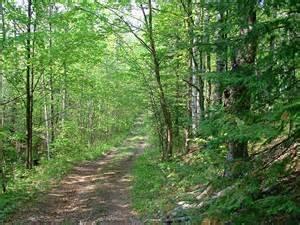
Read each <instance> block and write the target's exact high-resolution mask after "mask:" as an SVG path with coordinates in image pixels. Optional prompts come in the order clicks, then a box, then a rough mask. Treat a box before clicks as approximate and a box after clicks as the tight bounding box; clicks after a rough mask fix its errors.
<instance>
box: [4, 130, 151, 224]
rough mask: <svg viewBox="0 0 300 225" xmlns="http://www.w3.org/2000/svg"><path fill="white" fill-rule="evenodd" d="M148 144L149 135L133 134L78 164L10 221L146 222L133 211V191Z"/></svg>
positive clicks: (17, 222)
mask: <svg viewBox="0 0 300 225" xmlns="http://www.w3.org/2000/svg"><path fill="white" fill-rule="evenodd" d="M145 146H146V140H145V137H140V136H134V135H131V137H129V138H127V139H126V140H125V141H124V143H123V144H122V146H120V147H118V148H116V149H112V150H111V151H110V152H108V153H107V154H106V155H105V156H103V157H102V158H101V159H99V160H97V161H94V162H88V163H85V164H82V165H79V166H76V167H75V168H74V169H73V170H72V171H71V172H70V174H69V175H68V176H66V177H65V178H64V179H63V180H62V181H61V182H60V184H59V185H58V186H57V187H56V188H54V189H53V190H52V191H50V192H49V193H47V194H45V195H44V196H43V197H42V198H40V199H39V200H38V201H37V202H35V203H34V204H33V205H32V206H30V207H26V209H23V210H20V211H19V212H18V213H17V214H16V215H14V216H13V217H12V218H11V220H10V221H11V222H8V223H7V224H26V225H29V224H32V225H33V224H34V225H38V224H43V225H44V224H53V225H54V224H65V225H69V224H80V225H84V224H86V225H90V224H91V225H92V224H93V225H96V224H103V225H106V224H109V225H117V224H118V225H129V224H130V225H134V224H136V225H139V224H142V223H141V222H140V221H139V220H138V219H137V218H136V214H135V213H134V212H133V211H132V210H131V207H130V197H129V196H130V195H129V192H130V187H131V180H132V177H131V175H130V170H131V167H132V164H133V161H134V159H135V158H136V156H137V155H138V154H139V153H140V152H142V151H143V150H144V148H145Z"/></svg>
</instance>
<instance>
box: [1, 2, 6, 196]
mask: <svg viewBox="0 0 300 225" xmlns="http://www.w3.org/2000/svg"><path fill="white" fill-rule="evenodd" d="M0 15H1V24H2V26H1V28H2V35H3V36H2V43H1V48H0V57H3V54H2V51H3V50H4V47H5V41H6V27H5V18H4V9H3V5H2V2H0ZM3 75H4V74H3V71H2V69H0V89H1V101H2V100H3V98H4V79H3V77H4V76H3ZM2 107H3V108H2V110H1V128H4V106H2ZM0 176H1V187H2V191H3V192H6V176H5V158H4V147H3V143H2V140H0Z"/></svg>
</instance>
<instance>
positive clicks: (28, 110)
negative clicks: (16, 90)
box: [26, 0, 33, 169]
mask: <svg viewBox="0 0 300 225" xmlns="http://www.w3.org/2000/svg"><path fill="white" fill-rule="evenodd" d="M27 16H28V18H27V19H28V23H27V40H26V54H27V56H26V59H27V66H26V128H27V141H26V144H27V152H26V168H28V169H31V168H32V104H33V96H32V88H33V87H32V63H31V19H32V2H31V0H28V8H27Z"/></svg>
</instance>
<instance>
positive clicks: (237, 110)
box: [224, 2, 257, 175]
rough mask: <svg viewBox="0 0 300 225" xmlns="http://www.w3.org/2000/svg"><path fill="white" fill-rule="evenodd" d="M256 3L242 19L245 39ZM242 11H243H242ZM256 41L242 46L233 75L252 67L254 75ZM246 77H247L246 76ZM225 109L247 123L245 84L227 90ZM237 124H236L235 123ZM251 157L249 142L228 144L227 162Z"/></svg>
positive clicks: (248, 97) (230, 170)
mask: <svg viewBox="0 0 300 225" xmlns="http://www.w3.org/2000/svg"><path fill="white" fill-rule="evenodd" d="M255 4H256V3H255V2H253V3H252V4H251V5H247V6H244V7H245V8H244V10H245V14H244V15H246V17H242V18H241V19H242V21H241V24H245V22H246V24H247V27H246V28H245V27H243V25H242V26H241V29H240V36H241V38H243V37H244V36H245V35H247V34H248V33H249V32H251V29H252V28H253V26H254V25H255V22H256V11H255ZM241 11H242V10H241ZM256 48H257V45H256V39H255V38H253V39H251V40H249V41H247V43H245V45H244V46H242V47H241V48H240V49H239V50H238V54H237V56H235V58H234V60H233V66H232V70H233V74H234V73H235V72H237V73H243V69H244V67H245V66H246V67H250V68H251V71H252V73H254V70H253V69H252V67H253V65H254V63H255V57H256ZM249 72H250V71H249V69H248V71H247V74H248V73H249ZM244 76H247V75H246V74H245V75H244ZM224 105H225V107H226V108H227V110H229V112H230V113H231V114H233V115H234V117H238V118H240V119H241V120H244V121H245V115H246V114H248V113H249V111H250V107H251V102H250V93H249V90H248V88H247V86H245V85H244V84H237V85H235V86H233V87H231V88H230V89H229V90H226V92H225V104H224ZM233 123H235V122H233ZM248 157H249V154H248V141H247V140H245V141H241V140H231V141H229V143H228V156H227V160H228V161H229V163H231V162H235V161H237V160H247V159H248ZM235 173H236V171H234V170H233V167H232V168H230V169H229V171H227V174H229V175H234V174H235Z"/></svg>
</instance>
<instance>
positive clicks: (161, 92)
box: [148, 0, 173, 160]
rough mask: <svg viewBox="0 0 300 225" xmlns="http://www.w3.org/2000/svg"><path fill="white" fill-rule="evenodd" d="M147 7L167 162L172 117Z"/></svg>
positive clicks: (169, 153) (150, 3)
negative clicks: (164, 133)
mask: <svg viewBox="0 0 300 225" xmlns="http://www.w3.org/2000/svg"><path fill="white" fill-rule="evenodd" d="M148 7H149V18H148V32H149V40H150V48H151V53H152V60H153V66H154V75H155V79H156V83H157V86H158V91H159V100H160V107H161V109H162V112H163V117H164V122H165V124H166V138H165V143H166V145H165V152H166V154H165V159H166V160H168V159H170V158H171V157H172V154H173V124H172V117H171V112H170V109H169V106H168V104H167V101H166V98H165V93H164V89H163V86H162V83H161V76H160V65H159V60H158V55H157V52H156V45H155V41H154V36H153V23H152V2H151V0H149V1H148Z"/></svg>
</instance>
